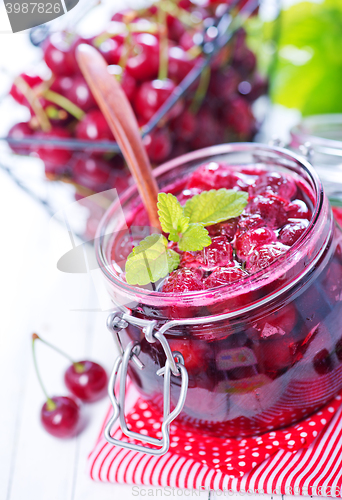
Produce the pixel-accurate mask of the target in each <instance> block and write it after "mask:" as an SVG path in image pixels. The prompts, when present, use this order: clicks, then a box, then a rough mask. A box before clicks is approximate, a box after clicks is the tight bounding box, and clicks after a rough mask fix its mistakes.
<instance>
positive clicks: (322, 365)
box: [313, 349, 333, 375]
mask: <svg viewBox="0 0 342 500" xmlns="http://www.w3.org/2000/svg"><path fill="white" fill-rule="evenodd" d="M313 366H314V369H315V371H316V372H317V373H318V374H319V375H326V374H327V373H329V372H331V370H332V369H333V361H332V358H331V356H330V354H329V351H328V349H322V350H321V351H319V352H318V353H317V354H316V355H315V357H314V359H313Z"/></svg>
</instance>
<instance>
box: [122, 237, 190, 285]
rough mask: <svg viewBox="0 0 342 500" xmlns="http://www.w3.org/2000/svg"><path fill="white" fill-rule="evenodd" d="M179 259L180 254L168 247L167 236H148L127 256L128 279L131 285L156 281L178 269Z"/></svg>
mask: <svg viewBox="0 0 342 500" xmlns="http://www.w3.org/2000/svg"><path fill="white" fill-rule="evenodd" d="M179 259H180V257H179V254H178V253H177V252H175V251H174V250H171V249H170V248H168V247H167V239H166V238H165V236H163V235H162V234H151V235H149V236H146V238H144V239H143V240H142V241H141V242H140V243H139V245H138V246H136V247H134V248H133V251H132V253H130V254H129V256H128V257H127V261H126V268H125V271H126V281H127V283H129V284H130V285H147V284H148V283H155V282H156V281H158V280H159V279H160V278H164V276H167V275H168V274H169V273H171V271H173V270H174V269H177V267H178V265H179Z"/></svg>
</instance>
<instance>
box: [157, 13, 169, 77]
mask: <svg viewBox="0 0 342 500" xmlns="http://www.w3.org/2000/svg"><path fill="white" fill-rule="evenodd" d="M158 24H159V73H158V79H159V80H165V79H166V78H167V73H168V66H169V54H168V51H169V41H168V38H167V25H166V13H165V11H164V10H163V9H161V8H160V7H159V8H158Z"/></svg>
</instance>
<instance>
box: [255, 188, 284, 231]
mask: <svg viewBox="0 0 342 500" xmlns="http://www.w3.org/2000/svg"><path fill="white" fill-rule="evenodd" d="M288 206H289V203H288V202H287V201H286V200H284V199H283V198H280V196H276V195H274V194H269V193H267V194H265V195H262V194H259V195H258V196H255V198H253V199H252V201H251V202H250V203H249V205H248V210H249V212H251V213H256V214H259V215H260V216H261V217H262V218H263V219H264V221H265V222H266V224H267V225H268V226H269V227H271V228H274V229H277V228H279V227H282V226H283V225H284V224H286V222H287V219H288V212H287V210H288Z"/></svg>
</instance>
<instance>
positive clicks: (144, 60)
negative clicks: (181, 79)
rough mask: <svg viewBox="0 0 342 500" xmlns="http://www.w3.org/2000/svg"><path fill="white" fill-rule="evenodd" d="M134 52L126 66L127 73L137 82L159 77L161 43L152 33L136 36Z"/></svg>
mask: <svg viewBox="0 0 342 500" xmlns="http://www.w3.org/2000/svg"><path fill="white" fill-rule="evenodd" d="M134 51H135V54H136V55H133V56H132V57H130V58H129V59H128V61H127V64H126V70H127V72H128V73H129V74H130V75H131V76H133V78H135V79H136V80H142V81H145V80H152V79H153V78H156V77H157V75H158V69H159V41H158V38H157V37H156V36H154V35H151V34H150V33H140V34H138V35H136V36H135V46H134Z"/></svg>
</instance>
